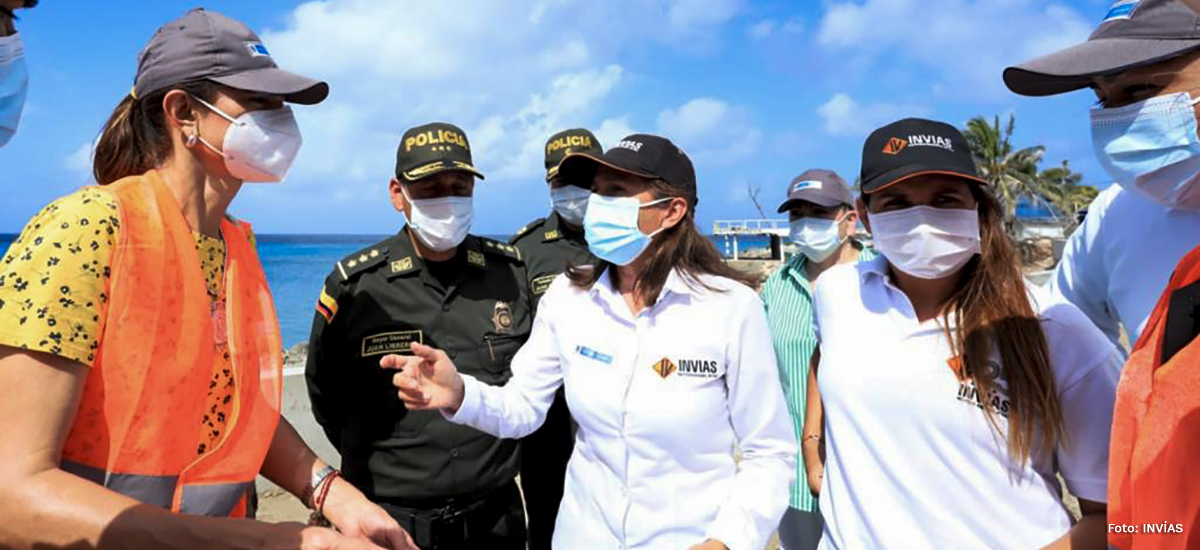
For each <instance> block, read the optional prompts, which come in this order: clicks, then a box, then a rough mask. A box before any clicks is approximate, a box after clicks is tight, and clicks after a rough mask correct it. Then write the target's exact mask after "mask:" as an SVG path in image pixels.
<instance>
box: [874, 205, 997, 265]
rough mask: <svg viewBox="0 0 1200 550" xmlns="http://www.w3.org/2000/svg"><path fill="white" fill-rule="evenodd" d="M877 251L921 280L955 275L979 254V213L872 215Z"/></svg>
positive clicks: (928, 209)
mask: <svg viewBox="0 0 1200 550" xmlns="http://www.w3.org/2000/svg"><path fill="white" fill-rule="evenodd" d="M870 222H871V236H872V237H874V238H875V248H877V249H878V250H879V252H880V253H881V254H883V255H884V257H886V258H887V260H888V262H889V263H891V264H892V265H893V266H894V267H895V268H896V269H899V270H900V271H903V272H905V273H907V274H909V275H912V276H913V277H919V278H921V279H940V278H942V277H946V276H949V275H952V274H953V273H954V272H955V271H958V269H959V268H961V267H962V266H964V265H966V263H967V262H968V261H970V260H971V258H973V257H974V256H975V255H976V254H978V253H979V240H980V237H979V212H978V211H976V210H967V209H961V208H934V207H932V206H914V207H912V208H905V209H904V210H895V211H892V212H880V213H876V214H871V215H870Z"/></svg>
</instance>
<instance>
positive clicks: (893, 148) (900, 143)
mask: <svg viewBox="0 0 1200 550" xmlns="http://www.w3.org/2000/svg"><path fill="white" fill-rule="evenodd" d="M905 147H908V142H907V141H904V140H903V139H901V138H892V139H889V140H888V142H887V144H886V145H884V146H883V152H884V153H887V154H889V155H896V154H899V153H900V151H903V150H904V148H905Z"/></svg>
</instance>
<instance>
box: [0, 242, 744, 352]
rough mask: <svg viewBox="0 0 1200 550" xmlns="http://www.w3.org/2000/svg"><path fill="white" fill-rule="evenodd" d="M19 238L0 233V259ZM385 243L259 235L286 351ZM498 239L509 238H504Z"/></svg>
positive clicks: (741, 245) (300, 339)
mask: <svg viewBox="0 0 1200 550" xmlns="http://www.w3.org/2000/svg"><path fill="white" fill-rule="evenodd" d="M16 237H17V236H16V235H11V234H0V256H3V255H4V254H5V252H6V251H7V250H8V246H9V245H10V244H11V243H12V241H13V240H15V239H16ZM384 238H385V236H383V235H258V254H259V258H260V259H261V260H262V263H263V269H264V270H265V271H266V274H267V283H268V284H269V285H270V286H271V293H272V294H273V295H274V296H275V309H276V310H277V312H278V313H279V328H280V330H281V332H282V334H283V342H284V345H285V346H287V347H289V348H290V347H291V346H293V345H295V344H297V343H300V342H306V341H308V334H309V331H310V330H311V328H312V320H313V314H314V312H315V304H316V300H317V296H318V295H319V294H320V293H321V285H322V284H324V281H325V277H326V276H328V275H329V273H330V271H331V270H332V269H333V264H334V263H335V262H337V261H338V260H340V259H342V258H344V257H346V256H347V255H349V254H350V253H351V252H354V251H356V250H359V249H361V248H364V247H366V246H368V245H370V244H372V243H376V242H379V241H381V240H383V239H384ZM492 238H495V239H499V240H505V239H507V237H503V236H492ZM715 242H716V244H717V248H718V250H721V252H722V253H727V250H726V246H725V245H724V244H723V243H722V242H721V241H720V239H715ZM766 246H767V239H766V238H765V237H760V238H746V237H743V238H741V239H740V240H739V243H738V248H739V249H740V250H742V251H743V252H745V251H748V250H751V249H756V248H763V247H766Z"/></svg>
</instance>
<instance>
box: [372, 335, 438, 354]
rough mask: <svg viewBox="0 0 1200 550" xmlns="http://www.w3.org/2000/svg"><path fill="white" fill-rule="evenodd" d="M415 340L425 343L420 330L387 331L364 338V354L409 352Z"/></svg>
mask: <svg viewBox="0 0 1200 550" xmlns="http://www.w3.org/2000/svg"><path fill="white" fill-rule="evenodd" d="M413 342H416V343H418V344H424V343H425V339H424V335H423V334H421V331H419V330H402V331H399V332H385V333H383V334H376V335H374V336H368V337H366V338H363V341H362V356H363V357H370V356H372V355H387V354H389V353H408V352H410V351H412V345H413Z"/></svg>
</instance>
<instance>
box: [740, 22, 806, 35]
mask: <svg viewBox="0 0 1200 550" xmlns="http://www.w3.org/2000/svg"><path fill="white" fill-rule="evenodd" d="M803 30H804V24H803V23H801V22H800V20H799V19H789V20H787V21H785V22H784V23H783V24H780V23H779V22H778V21H775V20H774V19H763V20H762V21H759V22H758V23H755V24H753V25H751V26H750V27H749V28H747V29H746V34H748V35H750V38H753V39H755V40H765V39H767V38H770V37H772V36H775V35H777V34H791V35H795V34H800V32H802V31H803Z"/></svg>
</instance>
